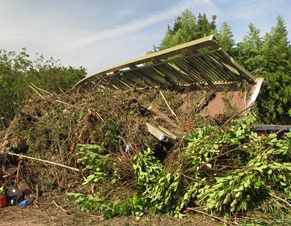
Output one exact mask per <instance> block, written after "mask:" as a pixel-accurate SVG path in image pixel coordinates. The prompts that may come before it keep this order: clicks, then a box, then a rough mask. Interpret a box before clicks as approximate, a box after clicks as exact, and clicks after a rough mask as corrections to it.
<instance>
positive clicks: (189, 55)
mask: <svg viewBox="0 0 291 226" xmlns="http://www.w3.org/2000/svg"><path fill="white" fill-rule="evenodd" d="M243 80H244V81H247V82H248V83H250V84H252V83H254V82H255V79H254V77H253V76H252V75H251V73H250V72H248V71H247V70H245V69H244V68H243V67H242V66H241V65H239V64H238V63H237V62H236V61H235V60H234V59H233V58H232V57H230V56H229V55H228V54H227V53H226V52H225V51H224V50H223V49H222V48H221V47H220V46H219V44H218V43H217V39H216V37H215V36H214V35H211V36H207V37H204V38H201V39H197V40H194V41H191V42H188V43H185V44H182V45H178V46H175V47H172V48H169V49H166V50H162V51H159V52H154V53H151V54H148V55H146V56H143V57H139V58H136V59H133V60H130V61H127V62H124V63H121V64H117V65H115V66H113V67H110V68H107V69H105V70H102V71H100V72H98V73H96V74H93V75H91V76H88V77H86V78H84V79H82V80H81V81H79V82H78V83H77V84H76V86H79V85H86V84H89V83H93V84H100V85H103V86H106V87H111V88H115V89H129V88H133V87H134V88H145V87H161V86H163V87H165V86H184V87H185V86H190V85H195V84H200V85H219V84H231V83H237V82H240V81H243Z"/></svg>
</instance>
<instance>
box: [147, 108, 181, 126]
mask: <svg viewBox="0 0 291 226" xmlns="http://www.w3.org/2000/svg"><path fill="white" fill-rule="evenodd" d="M148 110H149V111H151V112H152V113H154V114H156V115H157V116H159V117H160V118H161V119H163V120H164V121H165V122H167V123H169V124H170V125H172V126H175V127H177V124H176V123H175V122H174V121H173V120H172V119H170V118H169V117H168V116H166V115H165V114H164V113H163V112H160V111H159V110H158V109H156V108H155V107H153V106H149V107H148Z"/></svg>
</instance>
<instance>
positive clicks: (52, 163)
mask: <svg viewBox="0 0 291 226" xmlns="http://www.w3.org/2000/svg"><path fill="white" fill-rule="evenodd" d="M0 154H8V155H13V156H17V157H20V158H26V159H32V160H36V161H39V162H44V163H48V164H51V165H55V166H60V167H63V168H66V169H70V170H73V171H76V172H80V170H79V169H77V168H74V167H71V166H66V165H63V164H60V163H56V162H51V161H48V160H44V159H39V158H34V157H30V156H27V155H22V154H16V153H13V152H10V151H7V152H0Z"/></svg>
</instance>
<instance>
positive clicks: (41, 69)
mask: <svg viewBox="0 0 291 226" xmlns="http://www.w3.org/2000/svg"><path fill="white" fill-rule="evenodd" d="M85 74H86V72H85V69H84V68H82V67H81V68H79V69H75V68H72V67H68V68H66V67H63V66H61V65H60V62H59V61H56V60H54V59H53V58H50V59H49V60H45V59H44V57H43V56H37V59H35V60H34V61H32V60H31V59H30V56H29V55H28V54H27V52H26V49H22V51H21V52H20V53H15V52H13V51H10V52H8V51H5V50H0V101H1V105H0V116H1V117H4V118H7V119H12V118H13V117H14V115H15V114H16V113H17V112H18V109H19V108H20V107H21V106H22V103H23V100H24V98H28V97H30V96H31V95H32V94H33V92H32V89H31V88H30V87H29V86H30V85H32V84H33V85H35V86H37V87H40V88H42V89H44V90H46V91H47V92H57V93H60V92H64V91H67V90H68V89H70V88H71V86H72V85H74V84H75V83H76V82H77V81H79V80H80V79H81V78H84V76H85ZM0 126H1V125H0Z"/></svg>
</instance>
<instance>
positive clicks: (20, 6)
mask: <svg viewBox="0 0 291 226" xmlns="http://www.w3.org/2000/svg"><path fill="white" fill-rule="evenodd" d="M185 9H190V10H191V12H192V13H193V14H194V15H195V16H197V15H198V14H199V13H206V15H207V16H208V18H209V20H211V16H212V15H216V16H217V20H216V24H217V27H218V28H220V26H221V24H222V23H223V22H224V21H226V22H227V24H228V25H229V26H230V28H231V30H232V32H233V35H234V38H235V40H236V42H239V41H241V40H242V38H243V36H245V35H246V34H247V32H248V25H249V23H253V24H254V25H255V27H257V28H259V29H260V31H261V36H263V35H264V34H265V33H266V32H270V30H271V28H272V27H274V26H275V25H276V23H277V16H278V15H281V16H282V17H283V19H284V21H285V24H286V27H287V29H288V31H289V36H288V38H289V41H291V36H290V35H291V34H290V33H291V31H290V29H291V1H290V0H244V1H236V0H122V1H121V0H0V49H5V50H8V51H16V52H19V51H20V50H21V48H23V47H25V48H26V49H27V52H28V53H29V54H30V55H31V57H32V59H34V58H35V54H36V53H39V54H42V55H44V57H45V58H49V57H53V58H54V59H60V61H61V64H62V65H64V66H68V65H71V66H73V67H79V66H83V67H85V68H87V72H88V74H89V75H91V74H93V73H96V72H98V71H99V70H102V69H104V68H107V67H109V66H113V65H114V64H117V63H121V62H123V61H127V60H130V59H132V58H136V57H139V56H143V55H145V54H146V52H147V51H149V50H152V49H153V45H159V43H160V42H161V40H162V38H163V37H164V35H165V31H166V29H167V26H168V25H170V26H172V25H173V23H174V21H175V19H176V17H177V16H179V15H180V14H181V13H182V12H183V11H184V10H185Z"/></svg>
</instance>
